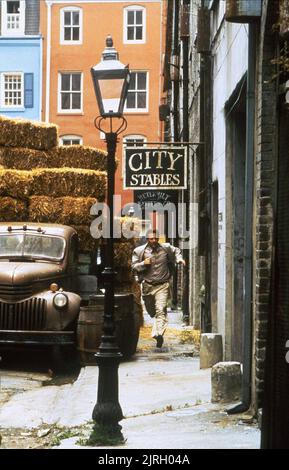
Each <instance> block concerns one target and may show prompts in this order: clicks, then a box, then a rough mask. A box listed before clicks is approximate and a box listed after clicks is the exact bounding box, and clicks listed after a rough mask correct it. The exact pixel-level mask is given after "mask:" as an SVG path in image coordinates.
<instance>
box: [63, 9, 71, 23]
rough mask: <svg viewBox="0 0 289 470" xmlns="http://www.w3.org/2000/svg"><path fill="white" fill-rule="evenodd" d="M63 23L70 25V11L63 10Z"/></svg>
mask: <svg viewBox="0 0 289 470" xmlns="http://www.w3.org/2000/svg"><path fill="white" fill-rule="evenodd" d="M64 24H65V25H70V24H71V13H70V11H65V12H64Z"/></svg>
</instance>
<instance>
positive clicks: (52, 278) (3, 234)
mask: <svg viewBox="0 0 289 470" xmlns="http://www.w3.org/2000/svg"><path fill="white" fill-rule="evenodd" d="M88 277H89V278H90V279H89V280H90V281H91V277H92V278H93V276H88ZM84 279H85V278H84V277H83V275H79V272H78V235H77V232H76V231H75V230H74V229H73V228H72V227H69V226H65V225H57V224H36V223H27V224H23V223H11V224H9V223H0V348H3V347H16V346H22V347H23V346H24V347H29V346H33V345H40V346H52V347H53V346H57V347H64V346H69V345H71V346H76V347H78V346H79V345H78V334H77V324H78V319H79V316H80V315H79V314H80V312H81V310H82V324H83V316H84V315H83V309H84V308H85V307H83V306H82V305H84V304H87V302H83V297H82V292H81V286H83V285H84V284H85V283H84V282H83V280H84ZM95 281H96V278H95ZM90 285H91V282H90ZM95 287H96V282H95V284H94V283H93V288H92V291H93V290H95V293H96V288H95ZM92 293H93V292H92ZM97 296H98V294H97V295H96V296H95V297H97ZM99 297H100V300H101V296H99ZM99 303H101V302H99V299H98V304H99ZM91 310H92V311H93V313H94V308H93V307H90V315H91ZM100 310H101V308H99V305H98V312H99V311H100ZM89 322H90V323H92V324H93V323H94V322H93V321H91V320H89ZM98 323H100V322H99V321H98ZM83 331H84V330H83V328H82V329H81V338H80V339H81V342H82V344H84V343H85V338H83V334H85V333H84V332H83ZM85 331H88V330H85ZM88 333H89V335H90V336H91V331H88ZM95 334H96V333H95V332H94V334H93V335H92V337H93V338H95ZM137 335H138V325H136V328H134V342H135V346H134V347H133V348H131V347H130V348H128V349H126V350H127V351H129V353H128V354H127V355H131V354H133V352H134V351H135V348H136V342H137V340H136V341H135V338H136V336H137ZM128 340H129V332H128ZM93 348H94V346H93ZM93 348H92V349H93ZM90 352H92V351H90ZM84 353H85V351H84ZM84 356H85V354H84ZM82 357H83V354H82Z"/></svg>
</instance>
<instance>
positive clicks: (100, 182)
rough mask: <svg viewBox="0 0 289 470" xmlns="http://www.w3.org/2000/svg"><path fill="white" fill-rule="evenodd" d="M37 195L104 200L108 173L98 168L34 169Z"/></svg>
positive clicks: (33, 189) (35, 193)
mask: <svg viewBox="0 0 289 470" xmlns="http://www.w3.org/2000/svg"><path fill="white" fill-rule="evenodd" d="M31 173H32V175H33V187H32V193H33V194H34V195H35V196H42V195H44V194H49V195H50V196H53V197H62V196H73V197H95V198H97V199H98V200H99V201H103V200H104V197H105V189H106V173H104V172H103V171H96V170H82V169H78V168H77V169H72V168H51V169H50V168H48V169H47V168H44V169H38V170H32V172H31Z"/></svg>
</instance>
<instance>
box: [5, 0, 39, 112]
mask: <svg viewBox="0 0 289 470" xmlns="http://www.w3.org/2000/svg"><path fill="white" fill-rule="evenodd" d="M39 2H40V0H1V2H0V9H1V11H0V17H1V27H0V28H1V29H0V114H1V115H5V116H8V117H11V118H24V119H32V120H36V121H40V120H41V90H42V38H41V35H40V33H39V14H40V12H39V6H40V5H39Z"/></svg>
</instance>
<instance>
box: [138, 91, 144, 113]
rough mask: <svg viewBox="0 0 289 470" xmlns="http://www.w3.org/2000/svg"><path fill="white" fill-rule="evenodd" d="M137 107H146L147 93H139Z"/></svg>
mask: <svg viewBox="0 0 289 470" xmlns="http://www.w3.org/2000/svg"><path fill="white" fill-rule="evenodd" d="M137 107H138V108H142V109H143V108H145V107H146V93H143V92H141V93H138V94H137Z"/></svg>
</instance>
